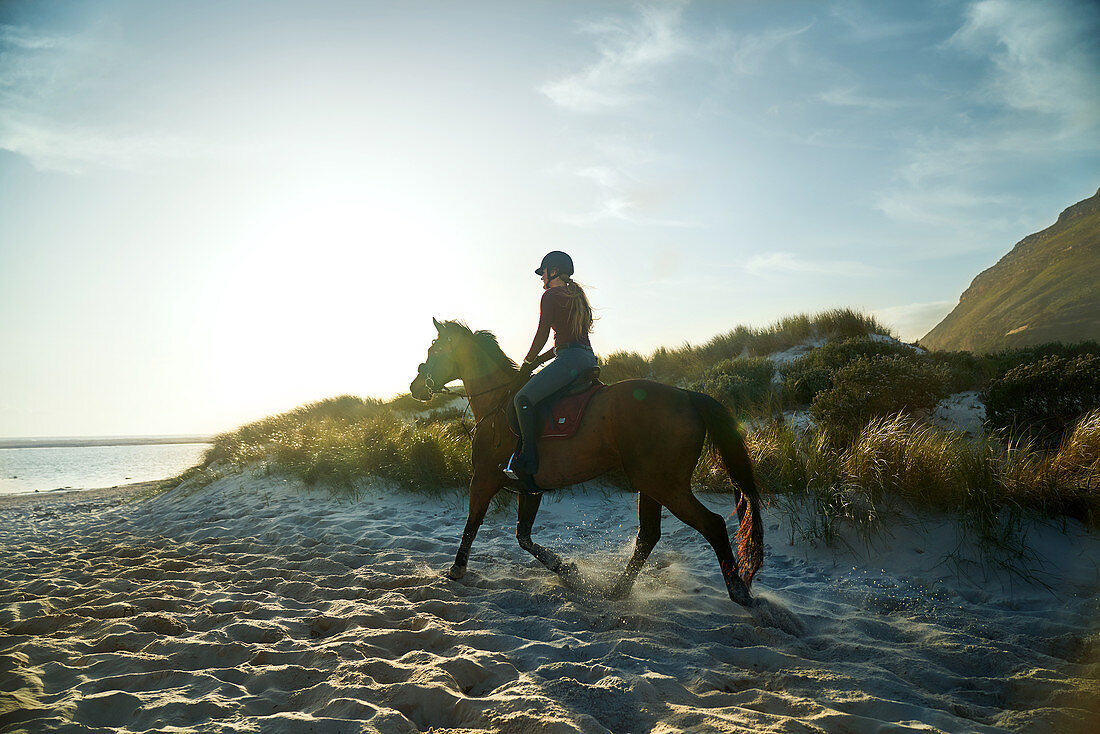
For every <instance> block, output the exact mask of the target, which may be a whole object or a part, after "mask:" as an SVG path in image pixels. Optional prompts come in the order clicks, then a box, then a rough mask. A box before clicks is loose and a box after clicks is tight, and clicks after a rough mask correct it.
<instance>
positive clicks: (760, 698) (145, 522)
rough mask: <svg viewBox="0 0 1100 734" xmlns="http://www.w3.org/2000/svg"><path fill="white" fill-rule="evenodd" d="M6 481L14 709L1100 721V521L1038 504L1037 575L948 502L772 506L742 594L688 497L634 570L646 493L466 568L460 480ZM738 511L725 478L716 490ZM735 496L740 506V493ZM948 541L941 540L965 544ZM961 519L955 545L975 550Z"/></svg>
mask: <svg viewBox="0 0 1100 734" xmlns="http://www.w3.org/2000/svg"><path fill="white" fill-rule="evenodd" d="M141 490H142V488H141V487H138V488H133V487H130V488H115V489H110V490H96V491H88V492H56V493H40V494H36V495H29V496H27V495H25V496H19V497H11V496H9V497H3V498H0V579H2V584H0V631H2V636H0V696H2V699H0V701H2V703H0V730H2V731H4V732H48V731H65V732H122V731H125V732H163V731H173V732H184V731H186V732H382V733H385V734H390V733H394V732H423V731H432V732H440V733H442V732H515V733H520V732H531V733H534V732H585V733H586V734H588V733H593V732H757V731H767V732H897V731H945V732H989V731H1027V732H1046V731H1059V732H1065V731H1069V732H1075V731H1076V732H1087V731H1095V728H1092V727H1093V726H1094V725H1095V721H1097V720H1100V705H1098V704H1100V696H1098V691H1100V686H1098V683H1097V679H1098V675H1100V662H1098V656H1097V653H1098V652H1100V638H1098V636H1097V628H1096V623H1097V620H1098V619H1100V615H1098V611H1100V609H1098V607H1100V601H1098V598H1097V591H1098V589H1100V540H1098V539H1097V537H1096V536H1095V535H1090V534H1088V533H1087V532H1085V531H1084V530H1083V529H1081V528H1080V527H1078V526H1076V525H1068V526H1065V527H1062V526H1060V525H1057V526H1056V525H1050V526H1036V527H1034V528H1033V529H1032V531H1031V534H1030V537H1031V540H1032V545H1033V547H1034V548H1035V549H1036V550H1037V552H1039V553H1040V554H1041V555H1042V556H1044V557H1045V563H1044V562H1043V561H1042V560H1036V561H1035V562H1034V563H1033V568H1032V571H1033V573H1034V575H1035V577H1036V578H1035V580H1033V581H1030V582H1029V581H1023V580H1021V579H1019V578H1015V577H1012V576H1010V575H1005V574H1003V573H997V572H994V571H991V570H988V569H986V570H985V571H984V572H983V571H981V570H980V569H979V568H977V567H971V566H969V565H968V564H967V563H965V561H963V562H961V565H960V563H945V562H943V556H944V553H946V552H947V551H949V550H951V544H957V543H958V538H957V532H956V531H957V528H955V527H954V526H953V525H952V524H951V523H950V522H947V521H938V522H929V523H927V524H925V525H924V526H923V527H916V526H914V527H902V526H899V527H898V528H897V529H896V531H895V532H894V537H893V538H891V539H889V542H888V543H886V542H883V543H880V544H879V545H878V546H876V547H875V548H871V549H866V548H857V549H856V550H857V551H858V552H852V551H848V550H831V549H822V548H814V547H812V546H809V545H807V544H805V543H803V542H800V541H799V542H796V543H795V544H791V543H790V538H791V533H790V531H789V529H788V528H787V526H786V525H785V524H784V523H783V522H782V521H781V520H780V517H779V515H778V514H777V513H775V512H769V514H768V515H767V516H766V523H765V528H766V538H767V541H768V542H767V553H766V559H765V564H764V567H763V569H762V571H761V572H760V575H759V576H758V577H757V581H756V584H755V586H754V591H755V592H756V593H758V594H760V595H762V596H764V597H765V598H767V599H768V600H769V606H768V607H767V608H770V609H772V610H773V612H774V611H775V610H785V611H786V612H787V613H789V614H790V615H792V617H793V618H797V624H795V625H792V624H790V623H789V620H788V621H787V622H784V618H783V615H776V614H774V613H773V614H763V613H758V614H756V615H753V614H750V613H748V612H746V611H745V610H742V609H740V608H738V607H736V606H734V605H733V604H732V603H731V602H730V601H729V599H728V597H727V596H726V594H725V591H724V588H723V587H722V585H721V582H720V577H719V573H718V569H717V564H716V563H715V561H714V559H713V555H712V554H711V551H710V549H709V547H707V546H706V544H705V542H704V541H703V539H702V538H701V537H700V536H699V535H698V534H696V533H695V532H694V531H693V530H690V529H689V528H687V527H686V526H684V525H682V524H681V523H679V522H678V521H677V520H675V519H674V518H669V517H667V516H666V518H665V520H664V525H663V529H664V536H663V538H662V540H661V542H660V544H659V545H658V546H657V548H656V550H655V551H654V553H653V556H652V557H651V560H650V562H649V563H648V564H647V566H646V568H645V569H644V570H643V572H642V575H641V577H640V578H639V582H638V585H637V586H636V588H635V591H634V593H633V595H632V596H631V597H630V598H629V599H627V600H626V601H623V602H612V601H608V600H607V599H605V598H603V597H602V596H600V594H599V593H598V591H599V589H600V588H601V586H602V585H603V584H604V583H605V580H606V579H607V578H609V577H611V576H612V575H613V574H615V573H616V572H617V571H618V570H619V569H621V567H622V565H623V563H624V562H625V557H626V555H627V554H628V552H629V550H630V548H631V546H632V543H633V535H634V532H635V529H636V507H635V502H636V500H635V498H634V497H633V496H631V495H628V494H624V493H621V492H618V491H615V490H611V489H601V488H598V487H596V488H588V489H582V490H575V491H572V492H568V493H563V494H562V495H561V496H560V498H559V497H551V498H548V499H547V500H546V501H544V504H543V509H542V512H541V513H540V515H539V519H538V522H537V524H536V526H535V537H536V539H537V540H539V541H540V542H542V543H544V544H546V545H549V546H551V547H553V548H555V549H557V550H559V551H561V552H563V553H564V554H566V555H568V556H569V557H570V558H572V559H573V560H575V561H576V562H577V563H578V566H579V569H580V573H579V575H578V576H577V577H576V578H574V579H571V580H568V581H563V580H562V579H559V578H558V577H556V576H554V575H552V574H550V573H549V572H547V571H546V570H545V569H544V568H542V567H541V566H540V565H539V564H538V563H537V562H536V561H535V560H534V559H532V558H531V557H530V556H528V555H527V554H526V553H525V552H524V551H523V550H521V549H520V548H519V547H518V546H517V544H516V542H515V539H514V523H515V516H514V509H512V508H508V509H505V510H503V511H501V512H499V513H496V514H491V515H490V516H489V518H488V519H487V521H486V524H485V525H484V526H483V528H482V530H481V533H480V535H479V537H478V540H477V542H476V544H475V546H474V553H473V556H472V558H471V562H470V571H469V574H468V575H467V576H466V577H465V578H464V579H462V580H461V581H458V582H453V581H449V580H446V579H444V578H443V577H442V576H441V573H440V572H441V571H442V570H444V569H446V568H447V567H448V566H449V564H450V562H451V560H452V556H453V552H454V549H455V547H456V544H457V540H458V537H459V534H460V532H461V528H462V525H463V523H464V522H465V507H464V501H465V500H464V496H463V495H462V494H461V493H458V492H455V493H451V494H446V495H443V496H441V497H432V496H427V495H424V494H414V493H408V492H404V491H400V490H394V489H391V488H387V487H385V486H381V485H364V486H363V487H362V488H361V491H360V492H359V493H358V496H357V497H355V498H353V499H338V498H336V497H334V496H333V495H331V494H329V493H328V492H325V491H309V490H306V489H305V488H304V487H302V486H301V485H299V484H297V483H295V482H293V481H286V480H282V479H278V478H274V477H253V476H249V475H240V476H232V477H227V478H223V479H221V480H219V481H217V482H216V483H214V484H213V485H211V486H208V487H206V488H203V489H199V490H195V491H188V488H187V487H186V486H184V487H181V488H179V489H176V490H172V491H170V492H167V493H165V494H162V495H159V496H156V497H154V498H152V499H147V500H141V501H133V500H135V498H136V497H137V496H138V495H139V493H140V492H141ZM701 498H702V499H703V500H704V502H705V503H706V504H707V505H708V506H710V507H711V508H713V509H715V510H716V511H719V512H722V513H723V514H729V512H730V511H731V510H732V506H731V502H730V498H729V497H725V496H720V495H701ZM731 524H732V521H731ZM945 546H946V547H945ZM965 556H966V549H965V546H964V547H963V549H961V550H960V552H959V553H957V554H956V555H955V557H954V559H955V560H956V561H959V559H962V558H965Z"/></svg>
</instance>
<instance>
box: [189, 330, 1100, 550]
mask: <svg viewBox="0 0 1100 734" xmlns="http://www.w3.org/2000/svg"><path fill="white" fill-rule="evenodd" d="M886 333H887V330H886V329H885V328H884V327H882V326H881V325H880V324H878V323H877V322H876V321H875V320H874V319H873V318H870V317H867V316H863V315H860V314H857V313H854V312H851V311H847V310H837V311H830V312H826V313H824V314H818V315H816V316H806V315H803V316H796V317H790V318H787V319H783V320H782V321H779V322H777V323H776V324H774V325H772V326H771V327H768V328H766V329H758V330H754V329H747V328H744V327H739V328H738V329H735V330H733V331H731V332H729V333H727V334H725V335H722V336H719V337H715V338H714V339H712V340H711V341H709V342H708V343H707V344H705V345H702V346H698V347H693V346H690V345H686V346H684V347H682V348H680V349H676V350H670V349H661V350H657V351H656V352H654V353H653V354H652V355H650V356H649V357H642V356H641V355H638V354H636V353H623V352H620V353H617V354H615V355H612V356H611V357H610V358H608V360H606V366H605V368H604V373H603V377H604V379H605V381H608V382H611V381H614V380H617V379H621V378H624V377H629V376H646V377H651V378H656V379H661V380H663V381H665V382H673V383H677V382H678V383H680V384H686V386H690V387H693V388H695V389H706V390H707V391H708V392H711V393H712V394H716V393H717V394H716V397H719V398H720V399H723V400H724V402H726V403H727V404H738V403H739V404H740V405H739V406H738V405H734V407H735V412H737V413H738V414H739V416H740V417H741V418H742V419H744V418H746V417H754V416H755V418H756V420H753V421H752V423H751V425H752V426H753V429H752V430H751V431H750V432H749V433H748V434H747V436H746V440H747V443H748V446H749V450H750V453H751V455H752V458H753V461H754V464H755V467H756V472H757V476H758V479H759V481H760V483H761V485H762V488H763V493H764V496H765V497H766V498H768V499H769V501H770V502H772V503H773V504H774V505H775V506H776V507H778V508H779V509H780V510H781V511H782V512H784V513H785V514H786V515H787V516H788V517H789V518H790V520H791V522H790V526H791V527H792V528H793V531H794V533H795V534H796V535H797V536H798V538H795V539H800V540H803V541H823V542H825V543H835V542H838V541H839V540H841V539H842V538H844V537H846V536H847V535H848V532H849V531H850V530H853V529H854V530H855V531H856V532H857V533H858V534H860V535H862V536H863V537H865V538H869V537H871V536H872V535H875V534H879V533H883V532H885V531H887V529H888V527H889V526H890V523H892V522H894V521H895V520H896V519H897V518H898V517H901V516H903V515H905V514H906V513H908V514H909V515H913V514H917V515H921V514H927V513H938V514H947V515H952V516H955V517H957V518H959V519H960V520H961V522H962V523H963V526H964V527H965V528H966V529H967V532H968V533H970V534H971V535H972V536H973V537H974V538H976V539H978V540H980V541H981V542H982V543H983V544H984V545H985V546H987V547H989V548H990V549H992V550H999V551H1011V552H1016V553H1019V552H1020V548H1021V547H1022V545H1021V544H1022V535H1021V530H1020V529H1021V518H1023V517H1025V516H1028V515H1031V516H1040V517H1052V518H1059V517H1060V518H1073V519H1076V520H1080V521H1082V522H1084V523H1086V524H1087V525H1089V526H1092V527H1097V526H1098V525H1100V409H1098V410H1093V411H1092V412H1090V413H1088V414H1086V415H1084V416H1083V417H1081V418H1080V420H1079V421H1078V422H1077V423H1076V425H1075V427H1074V428H1073V430H1072V431H1070V432H1067V434H1066V437H1065V438H1064V440H1063V441H1062V443H1061V445H1060V446H1059V447H1058V448H1057V450H1052V449H1051V448H1050V447H1049V446H1044V445H1039V444H1036V443H1035V442H1032V441H1030V440H1028V439H1026V438H1013V437H1011V436H1009V435H1007V434H1005V433H997V432H994V433H992V434H988V435H985V436H982V437H978V438H973V437H967V436H965V435H963V434H959V433H952V432H949V431H945V430H943V429H940V428H936V427H935V426H932V425H930V424H929V423H928V422H927V421H925V420H923V419H922V418H921V417H919V413H918V417H914V416H911V415H905V414H888V415H883V414H882V413H881V412H880V414H878V415H876V416H874V417H871V418H870V419H869V420H867V419H866V418H861V419H860V421H859V422H857V423H856V424H854V428H853V426H852V425H843V426H842V425H840V424H838V425H836V426H832V425H830V424H829V423H828V422H827V421H821V420H819V424H820V427H818V428H814V429H811V430H807V431H801V430H797V429H795V428H794V427H792V426H790V425H788V424H787V423H785V422H783V421H782V420H777V418H778V417H779V416H782V414H783V409H784V408H785V407H790V406H789V405H788V403H790V402H791V401H790V398H789V396H787V397H784V396H783V395H782V394H781V392H777V384H778V383H775V382H773V377H774V376H775V375H776V371H775V370H774V368H773V366H772V365H771V363H769V362H768V361H767V360H764V359H762V356H763V355H766V354H769V353H772V352H775V351H777V350H785V349H789V348H790V347H793V346H796V345H800V344H804V343H806V342H807V340H820V339H833V340H834V342H833V345H834V346H833V347H832V348H830V349H824V350H817V351H818V352H819V353H818V354H816V355H815V356H814V357H812V358H811V359H809V360H807V361H806V363H805V364H804V365H802V366H801V367H799V368H791V367H785V368H783V369H782V370H780V374H782V375H785V376H786V377H788V378H792V377H794V376H800V379H803V380H804V383H805V384H803V383H799V384H801V385H802V386H803V387H806V386H807V385H810V383H811V382H812V380H810V378H811V377H814V378H815V379H817V378H820V379H819V380H818V381H819V382H820V385H819V386H818V387H819V388H820V389H821V390H825V389H831V388H829V387H828V386H829V385H832V381H833V380H834V379H835V378H836V375H838V374H840V372H841V370H842V369H843V368H842V366H841V365H842V364H844V363H846V362H845V360H847V359H848V358H849V357H851V358H856V359H858V358H859V356H860V355H863V356H864V357H866V355H865V354H864V352H868V351H869V350H870V351H871V352H875V355H877V357H876V358H878V357H882V358H883V359H895V360H896V359H899V358H901V357H902V356H903V357H904V360H908V361H913V360H917V361H920V360H926V361H927V363H928V364H929V365H930V366H934V367H935V369H937V370H939V371H940V372H942V373H943V374H942V375H941V378H943V379H944V380H946V381H949V382H952V385H953V386H954V384H955V383H956V382H957V383H963V382H965V381H966V380H968V379H972V378H974V377H975V376H977V377H980V378H981V379H987V378H988V375H990V374H993V373H994V372H995V371H996V369H995V368H993V367H991V366H990V365H991V361H992V360H991V359H990V358H988V357H975V358H969V357H963V356H958V355H955V356H952V355H944V354H939V355H936V354H933V355H928V356H927V357H921V356H914V355H912V353H911V351H912V350H910V349H909V348H908V347H903V346H902V345H897V344H893V345H891V344H886V343H882V344H878V345H875V344H869V343H868V339H867V337H868V336H870V335H876V334H878V335H885V334H886ZM871 341H873V340H871ZM879 352H882V354H881V355H879V354H878V353H879ZM838 355H839V356H838ZM875 355H872V356H875ZM891 355H892V356H891ZM1018 356H1019V355H1016V354H1015V353H1013V354H1012V355H1006V354H1002V355H998V356H997V359H999V360H1000V362H1003V363H1005V364H1007V363H1009V362H1013V361H1015V360H1016V359H1017V357H1018ZM834 357H835V359H833V358H834ZM841 357H843V359H841ZM803 359H805V358H803ZM830 359H832V362H836V364H833V363H832V362H830V361H829V360H830ZM849 361H850V360H849ZM908 361H907V362H906V364H908ZM819 363H820V364H819ZM815 370H817V371H816V372H815ZM818 372H821V375H818ZM792 384H793V381H792ZM814 384H815V385H816V384H817V383H814ZM781 389H782V388H781V387H779V388H778V390H781ZM807 391H808V392H807V395H809V396H811V397H812V396H815V395H817V394H819V393H820V390H819V392H813V391H810V390H809V388H807ZM820 394H824V393H820ZM440 397H441V398H442V399H440V398H437V399H435V400H433V401H432V403H431V404H430V405H427V406H426V405H424V404H423V403H420V402H419V401H415V400H413V399H412V398H411V397H410V396H408V395H404V396H401V397H398V398H396V399H394V400H391V401H389V402H383V401H380V400H374V399H369V398H366V399H364V398H359V397H355V396H347V395H345V396H340V397H336V398H332V399H330V400H324V401H321V402H317V403H311V404H308V405H304V406H301V407H299V408H296V409H294V410H291V411H288V412H286V413H283V414H280V415H276V416H271V417H268V418H264V419H262V420H259V421H256V422H254V423H250V424H247V425H244V426H241V427H240V428H238V429H237V430H235V431H230V432H228V433H225V434H222V435H219V436H217V437H216V438H215V439H214V444H213V446H212V447H211V448H210V450H209V451H208V452H207V454H206V456H205V458H204V461H203V463H202V464H201V465H200V466H198V467H194V468H192V469H190V470H188V471H187V472H185V473H184V474H183V475H181V477H179V478H178V479H177V480H176V484H179V483H181V482H185V483H186V484H187V485H188V486H190V487H192V488H195V487H200V486H203V485H205V484H207V483H209V482H210V481H213V480H214V479H216V478H218V477H219V476H223V475H225V474H227V473H232V472H240V471H243V470H249V471H252V472H261V473H263V472H270V473H277V474H281V475H285V476H293V477H298V478H300V479H301V480H302V481H304V482H305V483H306V484H307V485H315V484H316V485H321V486H325V487H328V488H330V489H332V490H334V491H336V492H344V493H354V491H355V488H356V487H357V486H361V484H362V483H363V482H364V481H365V480H367V479H368V478H371V477H373V478H378V479H382V480H386V481H389V482H393V483H395V484H396V485H398V486H401V487H404V488H407V489H409V490H413V491H424V492H440V491H443V490H446V489H449V488H462V487H464V486H466V485H467V484H468V482H469V480H470V473H471V463H470V447H471V433H472V429H473V425H472V420H471V417H470V415H469V413H468V412H467V411H466V410H465V403H464V401H460V400H456V399H455V398H453V397H449V396H440ZM746 406H748V407H746ZM738 407H740V410H737V408H738ZM612 481H614V480H612ZM693 481H694V482H695V483H696V485H697V486H698V487H700V488H704V489H710V490H715V491H730V484H729V480H728V478H727V477H726V475H725V472H724V471H723V470H722V469H721V467H720V466H718V465H715V464H713V463H712V462H711V461H710V460H709V459H703V460H702V461H701V462H700V464H699V466H698V467H697V468H696V471H695V475H694V478H693ZM503 494H504V493H502V496H503ZM503 501H504V500H502V502H503Z"/></svg>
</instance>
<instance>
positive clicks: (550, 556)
mask: <svg viewBox="0 0 1100 734" xmlns="http://www.w3.org/2000/svg"><path fill="white" fill-rule="evenodd" d="M540 504H542V495H541V494H520V496H519V520H518V522H516V540H518V541H519V547H520V548H523V549H524V550H525V551H527V552H528V553H530V554H531V555H533V556H534V557H535V558H537V559H538V560H539V562H540V563H541V564H542V565H544V566H546V567H547V568H548V569H550V570H551V571H553V572H554V573H562V572H569V571H570V570H572V568H573V564H571V563H570V564H566V563H565V562H564V561H563V560H562V558H561V556H559V555H558V554H557V553H555V552H554V551H552V550H550V549H549V548H546V547H544V546H541V545H539V544H538V543H536V542H535V541H533V540H531V528H532V527H533V526H534V524H535V515H537V514H538V512H539V505H540Z"/></svg>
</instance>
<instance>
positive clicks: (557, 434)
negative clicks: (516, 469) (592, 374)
mask: <svg viewBox="0 0 1100 734" xmlns="http://www.w3.org/2000/svg"><path fill="white" fill-rule="evenodd" d="M605 387H607V385H605V384H603V383H602V382H597V383H596V384H594V385H593V386H592V387H591V388H589V389H588V390H585V391H584V392H582V393H580V394H579V395H570V396H569V397H567V398H562V399H561V400H559V401H557V402H556V403H554V404H553V405H552V406H551V407H550V415H548V416H547V417H546V421H545V422H543V424H542V431H540V432H539V438H572V437H573V434H574V433H576V432H577V429H578V428H579V427H580V425H581V418H582V417H583V416H584V409H585V408H587V407H588V401H589V400H591V399H592V396H593V395H595V394H596V393H597V392H599V391H600V390H602V389H603V388H605Z"/></svg>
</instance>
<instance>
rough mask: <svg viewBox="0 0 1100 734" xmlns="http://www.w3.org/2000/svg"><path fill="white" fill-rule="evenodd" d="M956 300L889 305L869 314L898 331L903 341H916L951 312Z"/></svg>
mask: <svg viewBox="0 0 1100 734" xmlns="http://www.w3.org/2000/svg"><path fill="white" fill-rule="evenodd" d="M956 303H957V301H927V302H925V303H908V304H906V305H904V306H890V307H889V308H879V309H875V310H873V311H871V315H872V316H874V317H875V318H876V319H878V320H879V321H881V322H882V323H883V324H884V325H886V326H888V327H890V328H891V329H892V330H894V331H895V332H897V333H898V335H899V336H900V337H901V338H902V340H904V341H910V342H912V341H916V340H917V339H920V338H921V337H922V336H924V335H925V334H927V333H928V332H929V331H931V330H932V327H934V326H935V325H936V324H938V323H939V322H940V321H942V320H943V317H944V316H946V315H947V314H948V313H950V312H951V309H953V308H954V307H955V304H956Z"/></svg>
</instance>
